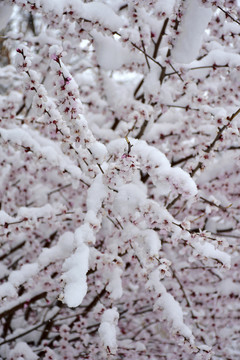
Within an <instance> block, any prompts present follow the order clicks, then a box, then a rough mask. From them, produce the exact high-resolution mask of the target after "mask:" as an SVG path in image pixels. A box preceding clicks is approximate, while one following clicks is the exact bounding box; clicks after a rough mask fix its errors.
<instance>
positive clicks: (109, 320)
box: [98, 308, 119, 354]
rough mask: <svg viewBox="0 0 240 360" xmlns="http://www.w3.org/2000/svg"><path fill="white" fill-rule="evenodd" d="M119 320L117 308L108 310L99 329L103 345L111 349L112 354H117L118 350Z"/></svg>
mask: <svg viewBox="0 0 240 360" xmlns="http://www.w3.org/2000/svg"><path fill="white" fill-rule="evenodd" d="M118 318H119V314H118V312H117V309H116V308H112V309H108V310H106V311H105V312H104V314H103V316H102V321H101V325H100V327H99V329H98V332H99V335H100V338H101V340H102V342H103V345H104V346H105V347H106V348H109V350H110V351H111V353H112V354H115V353H116V350H117V339H116V325H117V322H118Z"/></svg>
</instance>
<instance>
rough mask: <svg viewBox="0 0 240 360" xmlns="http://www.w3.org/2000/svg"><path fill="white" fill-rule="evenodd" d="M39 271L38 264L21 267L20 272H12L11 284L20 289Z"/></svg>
mask: <svg viewBox="0 0 240 360" xmlns="http://www.w3.org/2000/svg"><path fill="white" fill-rule="evenodd" d="M38 271H39V267H38V264H36V263H33V264H25V265H23V266H22V267H21V269H20V270H15V271H12V272H11V274H10V275H9V278H8V280H9V282H10V283H12V284H13V285H14V286H16V287H18V286H20V285H21V284H23V283H24V282H25V281H27V280H28V279H29V278H32V277H33V276H35V275H36V274H37V273H38Z"/></svg>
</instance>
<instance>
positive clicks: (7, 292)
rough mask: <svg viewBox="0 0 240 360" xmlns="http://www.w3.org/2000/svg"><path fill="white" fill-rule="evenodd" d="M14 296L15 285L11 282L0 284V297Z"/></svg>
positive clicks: (15, 292) (15, 293)
mask: <svg viewBox="0 0 240 360" xmlns="http://www.w3.org/2000/svg"><path fill="white" fill-rule="evenodd" d="M6 296H8V297H15V296H17V291H16V289H15V287H14V286H13V285H12V284H11V283H8V282H6V283H4V284H1V285H0V298H1V299H2V298H4V297H6Z"/></svg>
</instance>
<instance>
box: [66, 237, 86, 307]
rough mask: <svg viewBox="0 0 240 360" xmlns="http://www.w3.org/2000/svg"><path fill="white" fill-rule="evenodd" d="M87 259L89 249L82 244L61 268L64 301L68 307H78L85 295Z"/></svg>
mask: <svg viewBox="0 0 240 360" xmlns="http://www.w3.org/2000/svg"><path fill="white" fill-rule="evenodd" d="M88 257H89V247H88V246H87V245H86V244H84V243H82V244H80V245H79V246H78V248H77V250H76V251H75V253H74V254H72V255H71V256H70V257H69V258H67V259H66V260H65V262H64V264H63V266H62V269H63V275H62V279H63V281H64V282H65V287H64V301H65V303H66V304H67V306H69V307H76V306H79V305H80V304H81V302H82V300H83V298H84V297H85V295H86V293H87V276H86V274H87V271H88Z"/></svg>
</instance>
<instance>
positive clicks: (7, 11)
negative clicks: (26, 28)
mask: <svg viewBox="0 0 240 360" xmlns="http://www.w3.org/2000/svg"><path fill="white" fill-rule="evenodd" d="M12 12H13V6H12V5H8V4H6V3H3V2H1V3H0V31H1V30H3V29H4V28H5V27H6V26H7V23H8V21H9V19H10V17H11V15H12Z"/></svg>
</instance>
